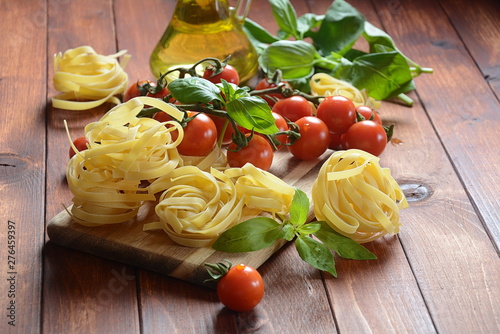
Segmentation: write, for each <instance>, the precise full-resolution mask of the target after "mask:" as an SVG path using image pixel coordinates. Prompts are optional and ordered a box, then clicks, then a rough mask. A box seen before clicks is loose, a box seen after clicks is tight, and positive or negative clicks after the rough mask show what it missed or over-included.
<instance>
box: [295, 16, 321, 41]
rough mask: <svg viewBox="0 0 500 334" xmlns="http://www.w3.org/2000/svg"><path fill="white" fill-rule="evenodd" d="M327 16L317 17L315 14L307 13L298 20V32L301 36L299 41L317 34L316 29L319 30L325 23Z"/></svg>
mask: <svg viewBox="0 0 500 334" xmlns="http://www.w3.org/2000/svg"><path fill="white" fill-rule="evenodd" d="M324 18H325V15H316V14H313V13H306V14H304V15H302V16H301V17H299V18H298V20H297V32H298V34H299V36H300V38H299V39H304V38H306V37H312V36H313V35H314V34H315V32H314V29H316V28H318V27H319V26H320V25H321V22H323V19H324Z"/></svg>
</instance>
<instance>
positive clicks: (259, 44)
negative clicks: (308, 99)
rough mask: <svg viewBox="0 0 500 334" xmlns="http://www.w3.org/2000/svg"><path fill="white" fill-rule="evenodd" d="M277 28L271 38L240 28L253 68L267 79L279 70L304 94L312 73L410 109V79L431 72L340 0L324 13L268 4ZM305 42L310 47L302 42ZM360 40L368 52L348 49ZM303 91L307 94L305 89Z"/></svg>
mask: <svg viewBox="0 0 500 334" xmlns="http://www.w3.org/2000/svg"><path fill="white" fill-rule="evenodd" d="M270 3H271V6H272V10H273V16H274V18H275V20H276V22H277V24H278V27H279V30H278V32H277V36H274V35H272V34H271V33H270V32H268V31H266V30H265V29H264V28H263V27H262V26H260V25H258V24H257V23H255V22H254V21H252V20H251V19H248V18H247V19H246V21H245V25H244V29H245V32H246V34H247V36H248V37H249V39H250V41H251V42H252V43H253V45H254V46H255V48H256V49H257V52H258V53H259V55H260V56H259V65H260V66H261V68H262V69H263V71H264V72H265V73H267V74H268V75H271V74H272V73H274V72H275V71H276V70H281V71H282V73H283V80H287V81H288V82H290V83H291V84H292V85H294V87H295V88H297V89H301V90H307V89H308V85H307V84H306V83H307V82H308V79H309V78H310V77H311V76H312V75H313V74H314V73H317V72H326V73H328V74H330V75H332V76H333V77H336V78H339V79H342V80H344V81H347V82H350V83H351V84H352V85H354V86H355V87H357V88H358V89H366V90H367V93H368V94H369V95H370V96H371V97H373V98H374V99H377V100H386V99H389V98H394V97H396V98H398V99H400V100H401V101H402V102H403V103H405V104H407V105H409V106H411V105H412V104H413V101H412V100H411V99H410V98H409V97H408V96H406V95H405V93H407V92H409V91H411V90H414V89H415V85H414V82H413V78H415V77H416V76H418V75H420V74H421V73H432V71H433V70H432V69H430V68H424V67H421V66H419V65H418V64H417V63H415V62H414V61H412V60H411V59H410V58H408V57H407V56H406V55H404V54H403V53H402V52H401V51H400V50H399V49H398V48H397V47H396V45H395V43H394V41H393V40H392V38H391V37H390V36H389V35H388V34H387V33H386V32H384V31H383V30H381V29H379V28H377V27H375V26H374V25H373V24H371V23H369V22H367V21H366V18H365V17H364V16H363V15H362V14H361V13H360V12H359V11H358V10H357V9H356V8H354V7H353V6H351V5H350V4H349V3H347V2H346V1H344V0H335V1H334V2H333V3H332V5H331V6H330V7H329V8H328V10H327V11H326V13H325V14H324V15H316V14H313V13H307V14H305V15H302V16H300V17H298V16H297V14H296V12H295V9H294V7H293V5H292V4H291V3H290V1H289V0H270ZM305 38H310V39H311V40H312V43H306V42H304V39H305ZM360 38H364V39H365V40H366V42H368V45H369V51H368V52H364V51H362V50H357V49H354V48H353V46H354V45H355V43H356V41H358V39H360ZM306 92H308V91H306Z"/></svg>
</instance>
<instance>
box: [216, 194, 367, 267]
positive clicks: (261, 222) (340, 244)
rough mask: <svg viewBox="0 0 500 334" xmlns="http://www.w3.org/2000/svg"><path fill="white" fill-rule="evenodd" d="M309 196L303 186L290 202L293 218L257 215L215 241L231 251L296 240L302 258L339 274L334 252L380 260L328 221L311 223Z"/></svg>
mask: <svg viewBox="0 0 500 334" xmlns="http://www.w3.org/2000/svg"><path fill="white" fill-rule="evenodd" d="M308 214H309V198H308V197H307V195H306V194H305V193H304V192H303V191H301V190H300V189H298V188H296V189H295V195H294V197H293V201H292V203H291V205H290V212H289V218H285V217H280V218H281V220H282V221H281V222H279V221H276V220H274V219H272V218H268V217H256V218H252V219H249V220H246V221H244V222H241V223H240V224H238V225H235V226H233V227H232V228H230V229H229V230H227V231H225V232H224V233H222V234H221V236H220V237H219V238H218V239H217V240H216V241H215V243H214V244H213V246H212V247H213V248H214V249H215V250H218V251H222V252H228V253H243V252H252V251H256V250H260V249H264V248H267V247H270V246H272V245H273V244H274V243H275V242H277V241H278V240H281V239H284V240H287V241H292V240H293V239H295V241H294V243H295V247H296V249H297V252H298V253H299V256H300V258H301V259H302V260H304V261H306V262H307V263H309V264H311V265H312V266H313V267H315V268H317V269H319V270H322V271H327V272H329V273H330V274H332V275H333V276H334V277H337V271H336V269H335V259H334V255H333V252H335V253H337V254H338V255H339V256H340V257H343V258H347V259H353V260H371V259H376V258H377V257H376V256H375V254H373V253H371V252H370V251H369V250H368V249H366V248H365V247H363V246H362V245H360V244H358V243H357V242H355V241H354V240H352V239H350V238H348V237H345V236H343V235H341V234H339V233H338V232H336V231H335V230H333V229H332V228H331V227H330V226H329V225H328V224H327V223H326V222H324V221H314V222H310V223H307V218H308Z"/></svg>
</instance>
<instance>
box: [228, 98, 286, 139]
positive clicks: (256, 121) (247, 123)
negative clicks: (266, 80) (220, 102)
mask: <svg viewBox="0 0 500 334" xmlns="http://www.w3.org/2000/svg"><path fill="white" fill-rule="evenodd" d="M226 111H227V113H228V114H229V116H230V117H231V118H232V119H233V120H234V121H235V122H236V123H238V124H239V125H241V126H242V127H244V128H247V129H250V130H251V129H254V130H255V131H256V132H260V133H263V134H273V133H276V132H279V129H278V127H277V126H276V120H275V119H274V117H273V115H272V113H271V109H270V107H269V105H268V104H267V102H266V101H265V100H263V99H262V98H260V97H258V96H245V97H240V98H237V99H234V100H232V101H229V102H227V104H226Z"/></svg>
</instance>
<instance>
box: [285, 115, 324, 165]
mask: <svg viewBox="0 0 500 334" xmlns="http://www.w3.org/2000/svg"><path fill="white" fill-rule="evenodd" d="M295 124H297V126H298V127H299V131H300V138H299V139H297V140H296V141H295V142H294V143H293V144H292V145H290V146H288V150H289V151H290V153H292V155H293V156H294V157H296V158H298V159H300V160H312V159H316V158H317V157H319V156H320V155H321V154H323V153H324V152H325V151H326V150H327V149H328V145H329V143H330V132H329V131H328V127H327V126H326V124H325V122H323V121H322V120H321V119H319V118H318V117H315V116H306V117H302V118H301V119H299V120H298V121H297V122H295Z"/></svg>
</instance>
